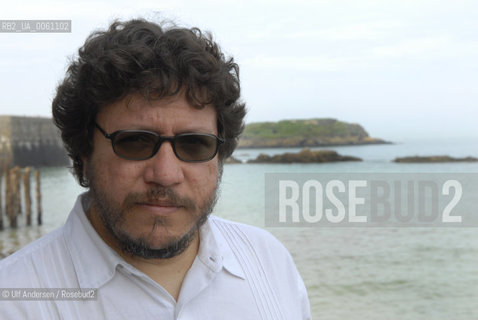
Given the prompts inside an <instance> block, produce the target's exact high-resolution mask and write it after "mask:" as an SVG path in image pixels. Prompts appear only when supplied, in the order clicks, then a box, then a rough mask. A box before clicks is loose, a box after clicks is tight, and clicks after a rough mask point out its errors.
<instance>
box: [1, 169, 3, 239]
mask: <svg viewBox="0 0 478 320" xmlns="http://www.w3.org/2000/svg"><path fill="white" fill-rule="evenodd" d="M2 181H3V172H2V171H0V230H3V205H2V197H3V195H2Z"/></svg>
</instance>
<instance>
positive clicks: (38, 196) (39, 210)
mask: <svg viewBox="0 0 478 320" xmlns="http://www.w3.org/2000/svg"><path fill="white" fill-rule="evenodd" d="M35 180H36V196H37V222H38V225H41V224H42V217H41V214H42V212H41V191H40V170H38V169H37V170H35Z"/></svg>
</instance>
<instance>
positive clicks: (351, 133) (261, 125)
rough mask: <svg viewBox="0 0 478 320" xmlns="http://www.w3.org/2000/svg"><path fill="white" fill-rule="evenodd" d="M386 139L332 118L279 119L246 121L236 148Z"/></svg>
mask: <svg viewBox="0 0 478 320" xmlns="http://www.w3.org/2000/svg"><path fill="white" fill-rule="evenodd" d="M383 143H388V142H386V141H384V140H382V139H377V138H371V137H370V136H369V135H368V133H367V131H365V129H364V128H363V127H362V126H361V125H359V124H351V123H346V122H342V121H338V120H336V119H307V120H282V121H279V122H256V123H250V124H248V125H246V127H245V129H244V132H243V134H242V135H241V137H240V139H239V148H289V147H320V146H333V145H362V144H383Z"/></svg>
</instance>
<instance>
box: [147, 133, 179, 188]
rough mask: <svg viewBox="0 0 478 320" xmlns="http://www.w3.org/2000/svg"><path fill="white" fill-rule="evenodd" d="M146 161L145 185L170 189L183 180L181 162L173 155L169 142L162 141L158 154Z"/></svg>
mask: <svg viewBox="0 0 478 320" xmlns="http://www.w3.org/2000/svg"><path fill="white" fill-rule="evenodd" d="M145 161H147V166H146V168H145V171H144V180H145V182H146V183H154V184H158V185H161V186H163V187H171V186H174V185H176V184H179V183H181V182H182V181H183V180H184V174H183V169H182V161H181V160H179V159H178V158H177V157H176V155H175V154H174V150H173V146H172V145H171V142H169V141H163V143H162V144H161V146H160V148H159V150H158V152H157V153H156V154H155V155H154V156H153V157H152V158H150V159H148V160H145Z"/></svg>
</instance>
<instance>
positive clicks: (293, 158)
mask: <svg viewBox="0 0 478 320" xmlns="http://www.w3.org/2000/svg"><path fill="white" fill-rule="evenodd" d="M336 161H362V159H360V158H356V157H351V156H342V155H340V154H338V153H337V152H335V151H333V150H317V151H311V150H310V149H303V150H302V151H300V152H299V153H283V154H277V155H274V156H269V155H267V154H263V153H261V154H260V155H258V156H257V158H256V159H253V160H249V161H248V162H249V163H324V162H336Z"/></svg>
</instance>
